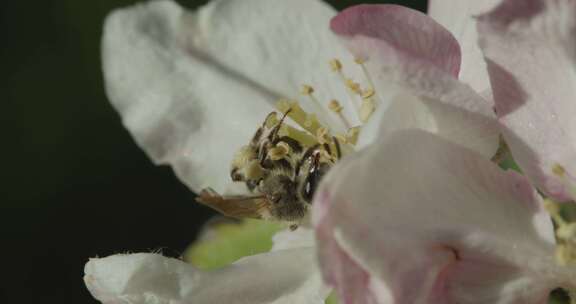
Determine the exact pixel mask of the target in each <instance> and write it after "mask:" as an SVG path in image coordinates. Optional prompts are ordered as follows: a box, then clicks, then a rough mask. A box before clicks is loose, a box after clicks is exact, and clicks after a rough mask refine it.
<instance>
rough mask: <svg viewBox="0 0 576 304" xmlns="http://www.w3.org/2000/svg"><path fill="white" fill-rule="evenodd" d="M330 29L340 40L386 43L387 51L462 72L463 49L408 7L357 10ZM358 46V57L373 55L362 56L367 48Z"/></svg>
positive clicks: (342, 15) (454, 72)
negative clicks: (355, 38)
mask: <svg viewBox="0 0 576 304" xmlns="http://www.w3.org/2000/svg"><path fill="white" fill-rule="evenodd" d="M330 27H331V28H332V30H333V31H334V32H335V33H336V34H338V35H340V36H344V37H357V36H360V37H366V38H371V39H375V40H380V41H385V42H386V46H387V47H389V48H392V49H395V50H397V51H399V52H402V53H405V54H407V55H409V56H413V57H415V58H419V59H421V60H424V61H428V62H429V63H431V64H433V65H435V66H436V67H438V68H440V69H442V70H445V71H446V72H448V73H450V74H452V75H455V76H457V75H458V71H459V70H460V46H459V45H458V42H457V41H456V39H455V38H454V37H453V36H452V35H451V34H450V32H448V31H446V30H445V29H444V28H442V26H441V25H439V24H438V23H436V22H435V21H434V20H432V19H431V18H429V17H428V16H426V15H424V14H422V13H421V12H418V11H416V10H413V9H409V8H407V7H403V6H399V5H389V4H388V5H386V4H383V5H368V4H365V5H358V6H353V7H351V8H348V9H346V10H344V11H342V12H341V13H340V14H338V16H336V17H335V18H333V19H332V21H331V22H330ZM355 43H356V42H355ZM355 43H351V47H352V48H354V49H355V51H356V52H355V54H356V55H357V56H358V57H360V58H364V57H368V56H369V54H362V50H361V49H362V47H363V46H362V45H358V47H356V46H354V44H355ZM382 51H383V52H389V51H387V50H382ZM362 55H364V56H362Z"/></svg>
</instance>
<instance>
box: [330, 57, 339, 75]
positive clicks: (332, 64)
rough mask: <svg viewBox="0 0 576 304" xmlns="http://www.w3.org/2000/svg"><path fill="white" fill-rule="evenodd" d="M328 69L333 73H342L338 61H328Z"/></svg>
mask: <svg viewBox="0 0 576 304" xmlns="http://www.w3.org/2000/svg"><path fill="white" fill-rule="evenodd" d="M330 67H331V68H332V71H334V72H341V71H342V63H341V62H340V60H338V59H332V60H330Z"/></svg>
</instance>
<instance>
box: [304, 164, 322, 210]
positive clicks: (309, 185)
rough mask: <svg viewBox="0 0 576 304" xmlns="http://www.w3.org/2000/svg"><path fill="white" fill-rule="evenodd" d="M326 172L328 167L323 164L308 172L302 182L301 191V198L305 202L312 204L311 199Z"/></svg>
mask: <svg viewBox="0 0 576 304" xmlns="http://www.w3.org/2000/svg"><path fill="white" fill-rule="evenodd" d="M326 171H328V167H327V166H326V165H324V164H323V165H320V166H319V167H318V168H314V170H310V172H309V174H308V176H307V177H306V180H305V181H304V188H303V189H302V197H303V198H304V200H305V201H306V202H308V203H312V198H313V197H314V193H315V192H316V188H318V185H319V184H320V180H321V179H322V177H323V176H324V174H325V173H326Z"/></svg>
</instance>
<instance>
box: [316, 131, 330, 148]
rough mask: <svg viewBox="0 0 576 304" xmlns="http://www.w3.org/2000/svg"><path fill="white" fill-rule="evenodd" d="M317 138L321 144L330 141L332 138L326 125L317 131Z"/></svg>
mask: <svg viewBox="0 0 576 304" xmlns="http://www.w3.org/2000/svg"><path fill="white" fill-rule="evenodd" d="M316 140H318V143H320V144H321V145H323V144H328V143H330V142H331V139H330V133H329V132H328V129H326V128H324V127H322V128H319V129H318V131H317V132H316Z"/></svg>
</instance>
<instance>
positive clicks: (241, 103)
mask: <svg viewBox="0 0 576 304" xmlns="http://www.w3.org/2000/svg"><path fill="white" fill-rule="evenodd" d="M335 15H336V12H335V11H334V10H333V9H332V8H330V7H329V6H328V5H326V4H324V3H322V2H321V1H316V0H243V1H232V0H215V1H212V2H211V3H209V4H208V5H207V6H205V7H202V8H201V9H199V10H198V11H196V12H188V11H186V10H183V9H182V8H181V7H180V6H178V5H177V4H175V3H174V2H171V1H154V2H149V3H146V4H141V5H137V6H134V7H130V8H127V9H122V10H118V11H116V12H114V13H113V14H111V15H110V17H109V18H108V19H107V21H106V25H105V31H104V38H103V47H102V52H103V64H104V74H105V81H106V89H107V94H108V96H109V98H110V100H111V102H112V103H113V105H114V106H115V108H116V109H117V110H118V111H119V112H120V114H121V116H122V119H123V122H124V124H125V126H126V127H127V128H128V129H129V130H130V132H131V133H132V134H133V136H134V138H135V140H136V141H137V143H138V144H139V145H140V146H141V147H142V148H143V149H144V150H145V151H146V152H147V153H148V155H149V156H150V157H151V158H152V159H153V160H154V161H155V162H156V163H159V164H170V165H171V166H172V167H173V168H174V170H175V171H176V174H177V175H178V177H179V178H180V179H181V180H182V181H183V182H184V183H186V184H187V185H188V186H189V187H190V189H191V190H194V191H199V190H200V189H202V188H204V187H212V188H214V189H216V190H217V191H219V192H224V191H226V190H227V189H229V188H230V186H231V180H230V177H229V176H230V175H229V166H230V163H231V160H232V157H233V155H234V152H235V151H236V150H237V149H238V148H240V147H241V146H242V145H245V144H246V143H247V142H248V141H249V140H250V138H251V137H252V135H253V133H254V131H255V130H256V128H257V126H258V125H259V124H261V122H262V121H263V119H264V118H265V117H266V115H267V114H268V113H269V112H272V111H274V109H275V103H276V101H277V100H278V99H290V100H299V104H300V105H301V106H302V108H304V110H306V111H307V112H308V113H311V114H314V115H316V116H317V117H318V118H319V119H320V121H321V122H322V124H324V125H325V126H326V127H327V128H329V129H330V131H331V132H333V133H334V134H337V133H339V132H341V133H345V132H346V131H347V128H348V126H347V124H349V125H351V126H355V125H359V124H361V123H362V121H363V120H365V119H364V118H367V117H368V116H370V115H367V114H366V113H367V112H372V111H367V110H366V104H367V105H368V106H370V107H372V108H375V109H370V108H369V109H368V110H375V111H374V113H373V114H372V119H370V120H369V122H368V123H367V124H365V125H363V126H362V132H361V133H360V138H359V140H358V143H357V145H356V149H361V148H367V149H380V147H378V148H374V146H375V145H380V144H381V143H382V142H383V140H384V139H386V138H390V137H394V138H396V137H395V135H394V134H396V133H397V132H399V130H403V129H421V130H426V131H427V132H431V133H434V134H435V135H434V136H437V137H438V138H440V139H438V140H440V141H444V140H445V141H447V142H449V143H450V144H453V145H461V146H464V147H467V148H470V149H472V150H475V151H477V152H478V153H480V154H481V155H483V157H484V158H486V159H488V158H489V157H491V156H492V155H493V154H494V151H495V150H496V145H497V138H498V130H497V127H496V125H495V123H494V121H493V117H492V116H493V114H492V110H491V105H490V103H487V102H486V100H485V99H484V98H483V97H481V96H480V95H479V94H478V93H476V92H475V91H474V90H473V89H472V88H470V87H469V86H467V85H465V84H463V83H461V82H459V81H458V79H457V76H458V74H459V68H460V61H461V56H460V47H459V45H458V42H457V41H456V40H455V39H454V37H453V36H452V35H451V34H450V33H449V32H448V31H446V30H444V29H443V28H442V27H441V26H440V25H439V24H437V23H436V22H434V21H432V20H431V19H430V18H428V17H426V16H425V15H424V14H421V13H418V12H416V11H413V10H409V9H407V8H403V7H400V6H395V5H381V6H359V7H356V8H355V9H351V10H348V11H345V12H343V13H342V14H340V15H338V17H337V18H335V19H333V20H332V22H331V23H330V20H331V18H332V17H334V16H335ZM331 30H332V31H333V32H335V33H336V34H337V35H334V34H333V33H332V31H331ZM338 36H339V37H338ZM342 41H343V44H342ZM344 45H345V46H346V47H347V48H345V47H344ZM333 59H337V60H338V62H339V63H340V64H336V66H339V65H342V69H339V68H338V67H335V68H334V70H335V71H331V70H330V66H329V64H328V63H329V62H330V61H331V60H333ZM355 61H356V62H355ZM333 67H334V66H333ZM348 79H349V80H350V81H348ZM302 85H311V86H312V87H313V88H314V93H313V95H310V94H308V95H310V96H304V97H303V96H299V91H300V88H301V86H302ZM357 86H358V87H357ZM371 89H372V90H373V92H370V90H371ZM361 95H366V96H364V97H369V98H362V96H361ZM333 99H337V100H338V101H339V103H340V105H342V106H343V111H342V114H343V116H344V118H342V117H340V116H339V115H338V114H337V113H334V112H331V111H329V110H328V108H329V107H328V102H329V101H330V100H333ZM367 99H370V101H369V102H368V101H367ZM346 122H347V123H346ZM300 124H301V125H304V123H303V122H300ZM401 134H404V133H401ZM406 134H412V133H406ZM410 136H412V135H410ZM414 138H420V135H418V134H416V135H414ZM361 155H363V154H352V155H350V156H349V159H358V158H359V157H360V156H361ZM395 165H396V166H403V164H402V163H398V164H395ZM387 166H388V165H387V164H383V166H374V167H372V168H370V170H372V171H374V172H375V173H383V172H388V171H387V170H386V167H387ZM338 172H339V171H338ZM344 180H346V178H344ZM373 182H374V181H373ZM365 186H367V185H365ZM378 187H379V186H378ZM380 189H382V188H380ZM383 212H385V211H383ZM317 216H320V215H317ZM291 233H299V234H298V235H299V237H296V241H294V238H295V237H294V235H291V237H286V236H287V235H290V234H291ZM311 236H312V234H311V233H310V232H307V230H305V228H302V227H301V228H299V230H298V231H296V232H284V234H281V235H279V236H278V237H277V238H276V242H275V249H273V250H272V251H271V252H270V253H266V254H261V255H256V256H252V257H247V258H244V259H242V260H240V261H238V262H236V263H234V264H233V265H231V266H229V267H225V268H222V269H220V270H216V271H213V272H204V271H199V270H197V269H195V268H193V267H192V266H190V265H187V264H185V263H183V262H181V261H178V260H174V259H168V258H164V257H161V256H158V255H153V254H131V255H116V256H110V257H106V258H102V259H92V260H91V261H90V262H89V263H88V264H87V265H86V276H85V281H86V284H87V286H88V288H89V289H90V291H91V292H92V294H93V295H94V297H96V298H97V299H99V300H100V301H102V302H103V303H195V304H196V303H250V304H257V303H322V302H323V300H324V297H325V296H326V293H327V287H325V286H324V285H323V283H322V281H321V279H320V274H319V270H318V266H317V263H316V256H315V243H314V240H313V239H312V237H311ZM287 240H292V241H287ZM302 240H304V241H302ZM321 249H322V248H321ZM326 261H328V262H329V260H325V261H321V264H322V265H326V263H327V262H326ZM334 265H337V263H335V264H334Z"/></svg>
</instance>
